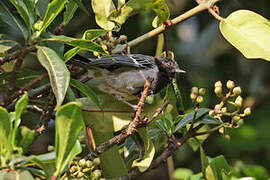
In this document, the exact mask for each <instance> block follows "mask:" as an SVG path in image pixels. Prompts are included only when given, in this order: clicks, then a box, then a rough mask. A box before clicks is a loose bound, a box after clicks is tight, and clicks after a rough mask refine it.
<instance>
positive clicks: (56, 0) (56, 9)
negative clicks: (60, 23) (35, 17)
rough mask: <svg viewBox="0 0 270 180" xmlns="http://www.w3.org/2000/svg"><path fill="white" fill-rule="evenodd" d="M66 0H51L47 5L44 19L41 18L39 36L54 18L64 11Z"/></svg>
mask: <svg viewBox="0 0 270 180" xmlns="http://www.w3.org/2000/svg"><path fill="white" fill-rule="evenodd" d="M66 2H67V0H53V1H52V2H50V4H49V5H48V8H47V11H46V13H45V17H44V18H43V24H42V27H41V29H40V31H39V34H41V33H42V32H43V31H44V30H45V29H46V28H47V27H48V26H49V25H50V24H51V23H52V21H53V20H54V19H55V18H56V16H57V15H58V14H59V13H60V12H61V11H62V10H63V9H64V7H65V4H66Z"/></svg>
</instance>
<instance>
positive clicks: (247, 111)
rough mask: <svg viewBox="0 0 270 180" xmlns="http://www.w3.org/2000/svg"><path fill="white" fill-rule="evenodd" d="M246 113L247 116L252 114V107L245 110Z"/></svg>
mask: <svg viewBox="0 0 270 180" xmlns="http://www.w3.org/2000/svg"><path fill="white" fill-rule="evenodd" d="M244 114H245V115H246V116H249V115H250V114H251V109H250V108H249V107H248V108H246V109H245V110H244Z"/></svg>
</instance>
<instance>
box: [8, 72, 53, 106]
mask: <svg viewBox="0 0 270 180" xmlns="http://www.w3.org/2000/svg"><path fill="white" fill-rule="evenodd" d="M47 77H48V74H47V73H45V74H42V75H40V76H39V77H37V78H35V79H33V80H31V81H30V82H29V83H28V84H26V85H25V86H24V87H22V88H21V89H20V90H19V91H17V92H15V93H14V94H13V95H12V96H10V97H8V99H7V100H6V105H8V104H9V103H11V102H12V101H13V100H14V99H16V98H17V97H18V96H20V95H21V94H23V92H24V91H28V90H30V89H31V88H32V87H33V86H34V85H35V84H37V83H38V82H40V81H41V80H43V79H45V78H47Z"/></svg>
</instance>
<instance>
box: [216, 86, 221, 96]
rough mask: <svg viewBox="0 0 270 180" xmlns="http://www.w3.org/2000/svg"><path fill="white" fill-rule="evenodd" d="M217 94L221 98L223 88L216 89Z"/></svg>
mask: <svg viewBox="0 0 270 180" xmlns="http://www.w3.org/2000/svg"><path fill="white" fill-rule="evenodd" d="M215 94H216V95H217V96H220V95H221V94H222V87H215Z"/></svg>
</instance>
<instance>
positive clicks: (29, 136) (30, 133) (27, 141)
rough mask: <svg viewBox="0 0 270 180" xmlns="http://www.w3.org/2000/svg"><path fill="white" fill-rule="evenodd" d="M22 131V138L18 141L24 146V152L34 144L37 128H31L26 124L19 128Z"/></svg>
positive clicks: (19, 144) (20, 145)
mask: <svg viewBox="0 0 270 180" xmlns="http://www.w3.org/2000/svg"><path fill="white" fill-rule="evenodd" d="M19 131H20V136H21V138H20V140H19V142H18V146H19V147H22V149H23V152H24V153H25V152H27V150H28V147H29V146H30V145H31V144H32V142H33V140H34V138H35V136H34V135H35V130H30V129H29V128H27V127H26V126H21V127H20V128H19Z"/></svg>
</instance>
